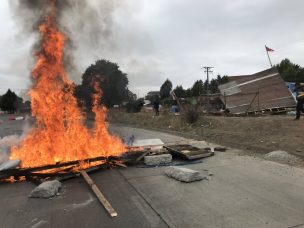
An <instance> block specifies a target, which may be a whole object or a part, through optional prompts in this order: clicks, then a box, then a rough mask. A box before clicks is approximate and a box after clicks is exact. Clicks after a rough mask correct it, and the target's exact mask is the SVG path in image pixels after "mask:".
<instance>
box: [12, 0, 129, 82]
mask: <svg viewBox="0 0 304 228" xmlns="http://www.w3.org/2000/svg"><path fill="white" fill-rule="evenodd" d="M51 1H54V2H55V4H56V7H57V9H58V11H57V12H58V17H57V19H58V24H59V27H60V29H61V30H62V31H63V32H64V33H65V34H66V38H67V40H66V46H65V50H64V64H65V69H66V70H67V72H68V73H69V75H70V76H71V78H72V79H74V80H76V81H78V82H79V80H80V75H81V73H80V69H79V67H77V63H76V62H77V61H76V62H75V58H76V57H75V56H76V55H77V56H79V55H81V54H86V53H88V52H95V53H96V50H101V49H108V47H110V48H111V49H112V51H115V47H116V44H117V40H115V31H117V30H118V29H119V25H118V24H117V22H116V12H117V11H119V10H121V9H123V10H124V11H129V10H130V9H131V8H132V7H131V5H132V4H130V3H128V1H126V0H110V1H109V0H12V1H10V6H11V9H12V11H13V13H14V15H15V19H16V22H17V25H18V26H19V27H20V29H21V33H22V34H24V35H26V36H28V35H34V36H35V39H36V42H35V44H34V46H33V52H34V51H35V50H37V48H39V46H40V41H39V38H38V37H39V36H38V34H37V33H38V27H39V24H40V23H41V21H42V20H43V19H44V16H45V15H46V14H47V12H48V10H49V5H50V4H49V2H51ZM84 52H86V53H84ZM76 53H77V54H76ZM100 54H102V53H100ZM101 57H104V58H106V56H98V58H101Z"/></svg>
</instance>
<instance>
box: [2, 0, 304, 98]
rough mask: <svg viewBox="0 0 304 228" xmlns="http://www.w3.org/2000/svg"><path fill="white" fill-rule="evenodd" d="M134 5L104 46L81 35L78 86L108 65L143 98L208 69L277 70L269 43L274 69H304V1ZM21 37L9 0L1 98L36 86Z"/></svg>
mask: <svg viewBox="0 0 304 228" xmlns="http://www.w3.org/2000/svg"><path fill="white" fill-rule="evenodd" d="M87 1H93V0H87ZM96 1H98V0H96ZM127 2H129V3H126V5H124V6H123V7H121V6H120V7H119V8H118V9H117V10H115V13H114V14H113V15H112V16H113V21H114V23H113V31H112V33H111V35H110V36H111V37H110V38H108V39H106V40H104V41H103V42H100V43H98V44H97V43H94V42H92V43H90V42H82V39H77V38H78V35H77V34H74V40H75V42H76V43H75V44H74V45H75V46H76V48H75V63H76V64H75V65H76V68H77V69H76V72H78V73H75V72H74V75H71V78H73V80H75V81H76V82H79V81H80V77H81V73H82V72H83V71H84V70H85V68H86V67H87V66H88V65H90V64H92V63H94V61H95V60H96V59H99V58H106V59H109V60H111V61H114V62H116V63H118V65H119V66H120V67H121V69H122V70H123V71H124V72H126V73H127V74H128V75H129V80H130V85H129V87H130V89H131V90H133V92H135V93H137V94H139V95H143V94H144V93H146V92H147V91H149V90H155V89H158V88H159V87H160V85H161V84H162V83H163V82H164V80H165V79H166V78H169V79H170V80H171V81H172V82H173V85H174V86H176V85H183V86H184V87H185V88H187V87H190V86H191V85H192V84H193V82H194V81H195V80H197V79H203V80H205V78H206V75H205V74H204V73H203V71H202V70H201V67H202V66H213V67H214V73H213V75H212V77H215V76H216V75H217V74H221V75H224V74H227V75H239V74H251V73H255V72H258V71H261V70H264V69H266V68H269V62H268V59H267V56H266V53H265V48H264V45H265V44H266V45H267V46H269V47H270V48H272V49H274V50H275V52H273V53H271V54H270V55H271V60H272V62H273V63H274V64H276V63H279V62H280V61H281V60H282V59H283V58H289V59H290V60H291V61H293V62H295V63H297V64H300V65H302V66H304V14H303V9H304V1H303V0H293V1H286V0H252V1H248V0H226V1H224V0H204V1H203V0H188V1H184V0H153V1H150V0H133V1H131V0H129V1H127ZM101 18H102V17H101ZM83 20H86V19H85V18H83ZM88 23H89V22H88ZM21 31H22V30H21V29H20V28H19V27H18V26H17V24H16V21H15V20H14V16H13V14H12V12H11V7H10V6H9V0H1V2H0V33H1V36H0V50H1V51H0V94H2V93H4V92H5V91H6V90H7V89H8V88H11V89H13V90H14V91H16V92H17V93H18V94H20V93H22V92H24V91H26V89H27V88H28V87H29V85H30V80H29V75H30V71H31V63H32V62H31V61H32V57H31V56H32V54H31V46H32V44H33V42H34V37H33V36H31V35H24V34H22V32H21ZM89 35H90V34H87V36H89ZM80 36H81V35H79V37H80ZM82 36H83V34H82ZM97 37H99V36H98V35H97ZM100 37H101V39H102V37H103V36H102V35H100ZM77 41H78V42H77ZM107 42H108V43H107Z"/></svg>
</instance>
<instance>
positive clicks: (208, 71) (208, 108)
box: [202, 66, 213, 113]
mask: <svg viewBox="0 0 304 228" xmlns="http://www.w3.org/2000/svg"><path fill="white" fill-rule="evenodd" d="M212 68H213V67H209V66H206V67H202V69H205V70H204V72H205V73H206V74H207V91H206V92H207V113H209V112H210V97H209V94H210V91H209V73H212V72H213V71H211V69H212Z"/></svg>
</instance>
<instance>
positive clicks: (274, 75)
mask: <svg viewBox="0 0 304 228" xmlns="http://www.w3.org/2000/svg"><path fill="white" fill-rule="evenodd" d="M219 89H220V91H221V94H222V97H221V99H222V101H223V102H224V103H225V102H226V108H227V109H229V110H230V112H231V113H234V114H240V113H246V112H249V111H260V110H265V109H273V108H288V107H294V106H295V105H296V103H295V100H294V98H293V96H292V94H291V92H290V91H289V89H288V88H287V86H286V84H285V82H284V81H283V79H282V77H281V75H280V74H279V73H278V72H277V70H276V69H274V68H271V69H268V70H264V71H261V72H258V73H256V74H252V75H241V76H230V77H229V82H228V83H226V84H223V85H221V86H219Z"/></svg>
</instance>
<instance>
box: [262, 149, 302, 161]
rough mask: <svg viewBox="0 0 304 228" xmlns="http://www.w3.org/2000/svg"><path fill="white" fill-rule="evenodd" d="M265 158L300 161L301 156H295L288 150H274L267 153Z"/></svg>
mask: <svg viewBox="0 0 304 228" xmlns="http://www.w3.org/2000/svg"><path fill="white" fill-rule="evenodd" d="M265 158H266V159H269V160H273V161H280V162H299V161H301V159H300V158H298V157H297V156H294V155H292V154H289V153H288V152H286V151H281V150H277V151H272V152H270V153H268V154H265Z"/></svg>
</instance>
